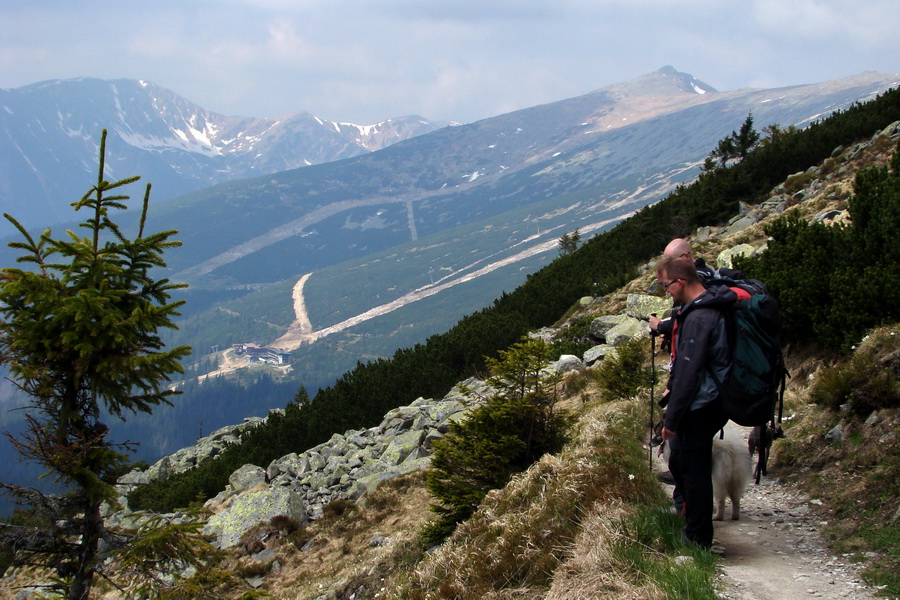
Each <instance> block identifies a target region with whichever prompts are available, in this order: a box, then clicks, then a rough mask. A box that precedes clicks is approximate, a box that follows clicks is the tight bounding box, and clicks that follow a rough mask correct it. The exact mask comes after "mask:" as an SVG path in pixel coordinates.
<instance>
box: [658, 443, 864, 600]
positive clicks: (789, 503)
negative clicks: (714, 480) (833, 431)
mask: <svg viewBox="0 0 900 600" xmlns="http://www.w3.org/2000/svg"><path fill="white" fill-rule="evenodd" d="M653 454H654V468H655V469H656V470H657V471H662V470H665V469H666V466H665V465H664V463H663V461H662V459H661V458H659V457H657V456H656V452H654V453H653ZM754 465H755V457H754ZM663 487H664V488H665V490H666V492H667V493H668V494H669V495H670V496H671V493H672V486H670V485H663ZM815 505H816V501H815V500H810V499H809V498H807V497H806V496H805V495H803V494H802V493H800V492H799V491H797V490H796V489H795V488H794V487H792V486H790V485H788V484H785V483H784V482H782V481H780V480H779V479H778V478H776V477H773V476H772V475H769V476H767V477H763V478H762V481H761V482H760V484H759V485H756V483H755V482H752V483H751V484H750V487H749V488H748V489H747V493H746V494H744V497H743V499H742V501H741V518H740V520H738V521H732V520H730V517H731V502H730V501H729V502H726V507H725V515H726V519H729V520H725V521H715V522H714V526H715V545H716V546H720V547H722V548H724V555H723V557H722V559H721V561H720V563H719V567H720V571H721V573H720V575H719V596H720V598H722V600H798V599H804V598H829V599H830V598H834V599H842V598H850V599H852V600H874V599H875V598H876V596H875V594H874V592H873V590H872V589H871V588H868V587H867V586H866V585H865V584H864V583H863V582H862V579H861V578H860V576H859V573H858V570H857V569H856V567H855V566H854V565H853V564H851V563H850V562H849V560H848V559H847V558H845V557H842V556H835V555H833V554H832V553H831V551H830V550H829V549H828V547H827V545H826V544H825V541H824V539H823V537H822V535H821V533H820V532H821V530H822V528H823V526H824V525H825V524H824V523H823V522H822V520H821V517H819V516H818V515H816V514H815V510H814V508H815Z"/></svg>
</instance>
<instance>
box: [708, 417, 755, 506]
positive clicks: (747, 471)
mask: <svg viewBox="0 0 900 600" xmlns="http://www.w3.org/2000/svg"><path fill="white" fill-rule="evenodd" d="M752 477H753V474H752V467H751V466H750V452H749V451H748V450H747V446H746V444H745V443H744V441H743V440H741V439H739V438H738V436H737V435H736V434H735V432H734V431H733V430H730V429H729V428H728V427H726V428H725V438H724V439H719V436H718V435H717V436H716V437H715V438H713V467H712V480H713V497H714V498H715V501H716V502H715V505H716V514H715V516H714V517H713V519H714V520H716V521H722V520H724V519H725V498H730V499H731V518H732V519H733V520H735V521H736V520H738V519H740V518H741V496H743V495H744V492H746V491H747V486H748V485H750V479H751V478H752Z"/></svg>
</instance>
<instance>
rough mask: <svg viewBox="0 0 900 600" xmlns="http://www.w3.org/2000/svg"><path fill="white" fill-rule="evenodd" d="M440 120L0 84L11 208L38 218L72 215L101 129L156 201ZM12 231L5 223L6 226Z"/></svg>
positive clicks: (146, 89)
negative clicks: (228, 111)
mask: <svg viewBox="0 0 900 600" xmlns="http://www.w3.org/2000/svg"><path fill="white" fill-rule="evenodd" d="M440 126H442V125H439V124H436V123H432V122H430V121H428V120H426V119H423V118H422V117H418V116H407V117H401V118H397V119H390V120H387V121H384V122H382V123H378V124H375V125H367V126H362V125H354V124H351V123H334V122H330V121H326V120H323V119H320V118H318V117H316V116H314V115H311V114H309V113H298V114H294V115H288V116H285V117H281V118H277V119H257V118H250V117H229V116H224V115H219V114H216V113H213V112H210V111H208V110H205V109H203V108H201V107H199V106H197V105H195V104H193V103H191V102H190V101H188V100H186V99H184V98H182V97H180V96H178V95H177V94H176V93H174V92H172V91H170V90H167V89H165V88H162V87H160V86H157V85H154V84H152V83H149V82H145V81H137V80H130V79H119V80H114V81H106V80H99V79H88V78H84V79H71V80H65V81H59V80H56V81H46V82H42V83H36V84H33V85H29V86H25V87H21V88H17V89H11V90H0V197H2V198H3V205H4V210H7V211H9V212H12V213H13V214H16V215H18V216H19V217H21V220H22V221H23V222H25V223H28V224H29V225H32V226H45V225H48V224H50V223H53V222H57V221H59V220H61V219H68V218H70V212H69V210H70V209H69V206H68V204H69V203H70V202H73V201H75V200H77V199H78V198H80V197H81V194H83V193H84V190H85V189H86V184H87V182H89V181H91V175H92V173H93V171H92V169H93V161H94V160H95V159H96V155H97V148H96V146H97V143H98V140H99V139H100V130H101V129H103V128H106V129H108V130H109V133H110V143H109V165H110V173H111V175H112V176H116V174H119V175H121V174H127V175H130V174H132V173H140V174H141V175H142V176H143V178H144V180H145V181H150V182H152V183H153V185H154V187H155V191H154V194H153V197H154V200H155V201H157V202H158V201H162V200H165V199H168V198H172V197H175V196H178V195H181V194H184V193H187V192H189V191H192V190H197V189H201V188H205V187H208V186H211V185H214V184H216V183H221V182H224V181H231V180H235V179H241V178H246V177H252V176H254V175H262V174H267V173H274V172H277V171H284V170H287V169H293V168H297V167H302V166H307V165H311V164H319V163H323V162H328V161H332V160H339V159H343V158H349V157H352V156H357V155H359V154H364V153H367V152H370V151H374V150H378V149H381V148H385V147H387V146H389V145H391V144H393V143H395V142H397V141H400V140H403V139H407V138H409V137H412V136H415V135H419V134H421V133H425V132H429V131H433V130H434V129H437V128H438V127H440ZM123 176H124V175H123ZM8 231H9V228H8V225H7V224H6V223H5V221H4V222H3V223H0V233H6V232H8Z"/></svg>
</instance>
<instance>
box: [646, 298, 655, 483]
mask: <svg viewBox="0 0 900 600" xmlns="http://www.w3.org/2000/svg"><path fill="white" fill-rule="evenodd" d="M650 316H651V317H655V316H656V313H652V314H651V315H650ZM654 388H656V332H655V331H653V330H652V329H651V330H650V443H648V444H647V447H648V448H649V449H650V470H651V471H652V470H653V429H654V426H655V425H656V423H654V422H653V391H654Z"/></svg>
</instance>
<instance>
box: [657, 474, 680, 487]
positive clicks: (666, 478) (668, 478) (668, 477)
mask: <svg viewBox="0 0 900 600" xmlns="http://www.w3.org/2000/svg"><path fill="white" fill-rule="evenodd" d="M656 479H658V480H659V481H661V482H663V483H665V484H668V485H675V477H674V476H673V475H672V472H671V471H660V472H659V473H657V474H656Z"/></svg>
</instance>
